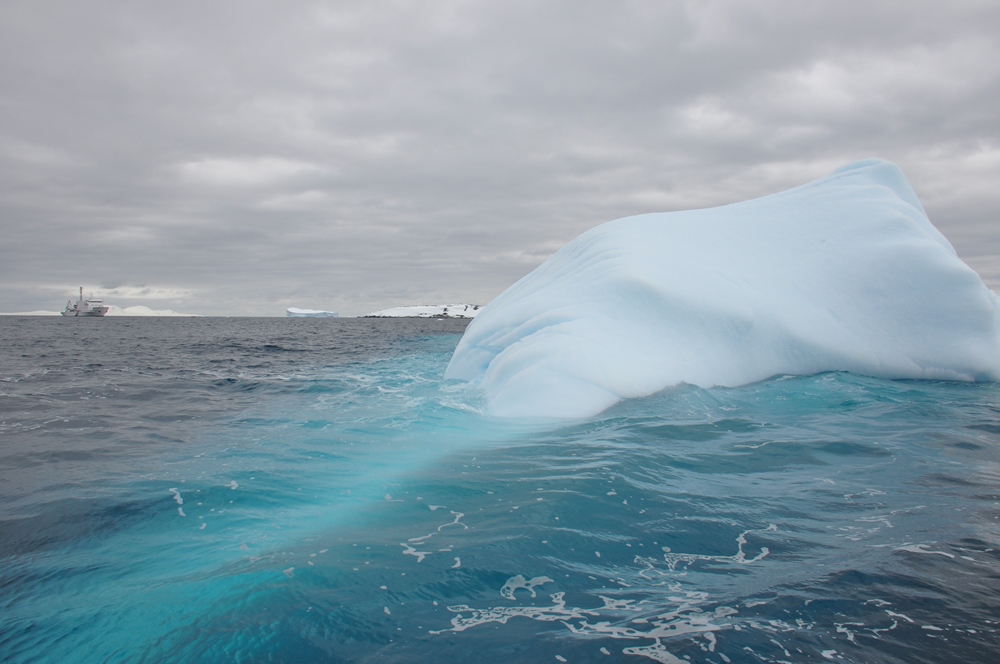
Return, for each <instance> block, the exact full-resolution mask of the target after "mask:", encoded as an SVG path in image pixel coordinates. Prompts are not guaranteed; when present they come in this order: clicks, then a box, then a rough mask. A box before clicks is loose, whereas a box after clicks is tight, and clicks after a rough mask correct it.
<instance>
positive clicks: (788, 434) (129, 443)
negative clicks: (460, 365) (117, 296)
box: [0, 319, 1000, 662]
mask: <svg viewBox="0 0 1000 664" xmlns="http://www.w3.org/2000/svg"><path fill="white" fill-rule="evenodd" d="M462 329H463V325H462V323H461V322H458V321H366V320H336V319H334V320H304V319H299V320H296V319H289V320H286V319H204V320H177V321H174V320H169V321H165V320H135V319H115V320H112V319H105V320H95V321H87V320H85V321H65V320H48V319H11V320H7V321H2V322H0V332H2V333H3V334H2V338H3V341H0V348H2V352H3V358H4V363H3V367H2V368H0V408H2V410H0V436H2V438H0V440H2V441H3V442H2V447H0V498H2V500H0V505H2V507H0V574H2V577H0V660H3V661H14V662H22V661H23V662H36V661H38V662H49V661H52V662H55V661H58V662H78V661H79V662H90V661H95V662H97V661H100V662H103V661H121V662H133V661H147V662H148V661H162V662H218V661H236V662H263V661H278V662H283V661H287V662H292V661H315V662H368V661H390V662H391V661H395V662H414V661H433V662H468V661H481V662H509V661H517V662H522V661H523V662H559V661H569V662H604V661H623V662H633V661H634V662H643V661H657V662H677V661H693V662H781V661H790V662H816V661H849V662H941V661H963V662H992V661H994V660H995V659H996V657H997V656H998V655H997V653H998V652H1000V633H998V631H997V630H998V628H1000V624H998V623H1000V599H998V594H997V591H998V590H1000V574H998V572H1000V518H998V517H1000V463H998V462H1000V388H998V386H997V385H993V384H961V383H944V382H940V383H939V382H918V381H884V380H875V379H869V378H864V377H859V376H853V375H849V374H822V375H818V376H812V377H778V378H775V379H772V380H769V381H765V382H763V383H758V384H754V385H750V386H747V387H743V388H737V389H712V390H703V389H697V388H693V387H688V386H682V387H678V388H674V389H670V390H667V391H666V392H664V393H661V394H658V395H655V396H653V397H650V398H646V399H637V400H633V401H629V402H625V403H622V404H619V405H618V406H616V407H614V408H612V409H611V410H609V411H607V412H605V413H603V414H602V415H600V416H598V417H595V418H592V419H589V420H585V421H570V422H544V421H535V422H523V421H522V422H511V421H504V420H497V419H491V418H489V417H486V416H484V415H482V414H481V412H480V408H479V401H478V396H477V394H476V393H475V392H474V391H472V390H470V389H469V388H468V387H466V386H464V385H462V384H460V383H454V382H445V381H443V380H442V378H441V377H442V375H443V372H444V368H445V366H446V364H447V362H448V359H449V357H450V354H451V351H452V350H453V349H454V347H455V345H456V344H457V342H458V339H459V337H460V334H461V331H462Z"/></svg>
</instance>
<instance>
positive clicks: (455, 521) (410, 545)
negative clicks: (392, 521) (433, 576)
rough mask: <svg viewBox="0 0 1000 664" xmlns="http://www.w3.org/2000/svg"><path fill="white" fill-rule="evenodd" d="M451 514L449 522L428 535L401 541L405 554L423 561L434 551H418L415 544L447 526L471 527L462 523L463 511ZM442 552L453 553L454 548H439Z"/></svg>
mask: <svg viewBox="0 0 1000 664" xmlns="http://www.w3.org/2000/svg"><path fill="white" fill-rule="evenodd" d="M387 495H388V494H387ZM451 515H452V520H451V521H449V522H448V523H443V524H441V525H440V526H438V527H437V529H436V530H435V531H434V532H432V533H428V534H426V535H420V536H419V537H411V538H410V539H408V540H407V541H406V542H400V543H399V545H400V546H401V547H403V554H404V555H407V556H415V557H416V558H417V562H418V563H422V562H423V561H424V558H426V557H427V556H429V555H431V554H432V553H433V552H432V551H418V550H417V548H416V547H415V546H414V545H415V544H422V543H424V542H427V541H428V540H430V539H431V538H432V537H434V536H435V535H438V534H439V533H440V532H441V531H442V530H444V529H445V528H448V527H451V526H461V527H462V528H463V529H464V530H468V529H469V527H468V526H467V525H465V524H464V523H462V517H463V516H465V514H463V513H462V512H454V511H453V512H452V513H451ZM442 552H447V553H451V552H452V549H451V548H450V547H449V548H446V549H439V550H438V553H442ZM455 560H456V561H457V560H458V558H455ZM455 567H458V565H457V564H456V565H455Z"/></svg>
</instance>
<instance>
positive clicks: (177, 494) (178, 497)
mask: <svg viewBox="0 0 1000 664" xmlns="http://www.w3.org/2000/svg"><path fill="white" fill-rule="evenodd" d="M167 491H168V492H170V493H172V494H174V502H175V503H177V504H178V505H183V504H184V499H183V498H181V492H180V491H178V490H177V489H167Z"/></svg>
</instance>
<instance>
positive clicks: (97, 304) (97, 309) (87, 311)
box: [60, 286, 111, 316]
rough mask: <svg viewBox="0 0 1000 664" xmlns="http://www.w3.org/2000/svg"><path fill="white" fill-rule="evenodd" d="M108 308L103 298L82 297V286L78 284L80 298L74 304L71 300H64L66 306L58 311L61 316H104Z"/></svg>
mask: <svg viewBox="0 0 1000 664" xmlns="http://www.w3.org/2000/svg"><path fill="white" fill-rule="evenodd" d="M110 308H111V307H109V306H108V305H106V304H104V300H94V299H87V300H85V299H83V286H80V299H79V300H77V301H76V304H74V303H73V301H72V300H70V301H68V302H66V308H65V309H63V310H62V311H61V312H60V313H61V314H62V315H63V316H105V315H107V313H108V310H109V309H110Z"/></svg>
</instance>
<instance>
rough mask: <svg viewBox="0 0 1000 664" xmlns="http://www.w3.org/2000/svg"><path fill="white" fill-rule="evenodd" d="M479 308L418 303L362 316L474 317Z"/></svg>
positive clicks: (471, 305)
mask: <svg viewBox="0 0 1000 664" xmlns="http://www.w3.org/2000/svg"><path fill="white" fill-rule="evenodd" d="M481 310H482V307H480V306H479V305H478V304H427V305H424V304H419V305H415V306H409V307H395V308H392V309H382V310H381V311H374V312H372V313H370V314H365V315H364V316H363V318H475V317H476V314H478V313H479V312H480V311H481Z"/></svg>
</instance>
